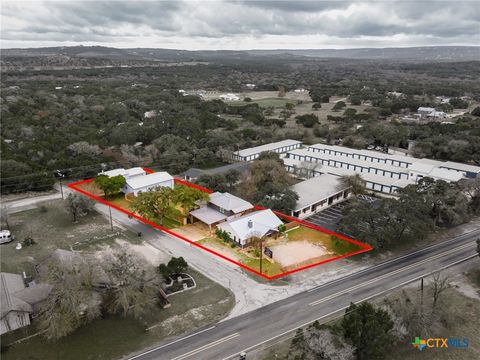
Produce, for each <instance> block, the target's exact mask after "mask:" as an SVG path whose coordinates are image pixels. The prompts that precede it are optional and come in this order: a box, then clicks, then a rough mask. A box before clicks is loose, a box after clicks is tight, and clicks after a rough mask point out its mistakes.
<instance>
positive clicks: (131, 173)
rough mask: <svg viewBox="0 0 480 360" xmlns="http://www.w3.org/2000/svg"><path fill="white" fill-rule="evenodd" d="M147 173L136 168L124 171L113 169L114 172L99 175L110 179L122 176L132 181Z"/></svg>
mask: <svg viewBox="0 0 480 360" xmlns="http://www.w3.org/2000/svg"><path fill="white" fill-rule="evenodd" d="M146 173H147V172H146V171H145V170H144V169H143V168H141V167H134V168H130V169H124V168H119V169H113V170H108V171H102V172H100V173H98V175H106V176H108V177H114V176H118V175H121V176H123V177H124V178H125V179H130V178H134V177H137V176H144V175H145V174H146Z"/></svg>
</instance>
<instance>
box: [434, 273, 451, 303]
mask: <svg viewBox="0 0 480 360" xmlns="http://www.w3.org/2000/svg"><path fill="white" fill-rule="evenodd" d="M449 286H450V283H449V278H448V276H442V275H441V274H440V273H439V272H437V273H435V274H433V276H432V285H431V288H432V296H433V307H435V305H437V302H438V299H439V298H440V295H441V294H442V293H443V292H444V291H445V290H447V289H448V288H449Z"/></svg>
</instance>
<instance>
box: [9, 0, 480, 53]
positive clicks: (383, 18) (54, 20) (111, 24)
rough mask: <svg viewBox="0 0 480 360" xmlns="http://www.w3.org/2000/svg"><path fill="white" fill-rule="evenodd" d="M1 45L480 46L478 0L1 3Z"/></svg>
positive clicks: (216, 47)
mask: <svg viewBox="0 0 480 360" xmlns="http://www.w3.org/2000/svg"><path fill="white" fill-rule="evenodd" d="M0 12H1V18H0V20H1V36H0V46H1V48H4V49H5V48H27V47H44V46H74V45H85V46H87V45H100V46H111V47H117V48H134V47H148V48H169V49H186V50H222V49H224V50H227V49H228V50H245V49H332V48H336V49H340V48H361V47H407V46H441V45H476V46H478V45H480V1H478V0H477V1H376V2H372V1H370V2H365V1H240V0H218V1H208V0H207V1H205V0H202V1H200V0H176V1H173V0H172V1H28V2H27V1H21V0H16V1H2V2H1V8H0Z"/></svg>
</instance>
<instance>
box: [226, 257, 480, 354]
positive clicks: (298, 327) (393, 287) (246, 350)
mask: <svg viewBox="0 0 480 360" xmlns="http://www.w3.org/2000/svg"><path fill="white" fill-rule="evenodd" d="M477 256H478V255H477V254H473V255H470V256H467V257H466V258H463V259H460V260H457V261H455V262H453V263H450V264H447V265H445V266H442V267H441V268H439V269H437V270H435V271H430V272H429V273H426V274H423V275H421V276H417V277H415V278H413V279H410V280H407V281H404V282H403V283H401V284H398V285H394V286H392V287H391V288H388V289H385V290H382V291H380V292H378V293H376V294H374V295H370V296H367V297H366V298H363V299H361V300H358V301H355V302H354V303H355V304H360V303H362V302H363V301H368V300H370V299H373V298H375V297H377V296H380V295H382V294H384V293H386V292H388V291H390V290H394V289H397V288H400V287H402V286H404V285H406V284H409V283H412V282H414V281H416V280H419V279H421V278H422V277H425V276H428V275H431V274H433V273H435V272H438V271H441V270H444V269H447V268H449V267H452V266H455V265H457V264H460V263H462V262H464V261H467V260H470V259H473V258H475V257H477ZM349 306H350V305H347V306H344V307H342V308H340V309H337V310H335V311H332V312H330V313H328V314H326V315H323V316H320V317H318V318H316V319H314V320H310V321H307V322H306V323H304V324H302V325H299V326H296V327H294V328H292V329H290V330H287V331H284V332H282V333H281V334H278V335H275V336H273V337H271V338H270V339H267V340H264V341H261V342H259V343H258V344H255V345H252V346H250V347H248V348H246V349H243V351H242V352H245V353H248V352H249V351H251V350H253V349H255V348H257V347H259V346H261V345H263V344H266V343H268V342H270V341H272V340H275V339H278V338H280V337H282V336H284V335H286V334H289V333H291V332H293V331H295V330H297V329H300V328H303V327H305V326H307V325H310V324H312V323H314V322H315V321H319V320H322V319H324V318H326V317H329V316H331V315H333V314H336V313H339V312H340V311H343V310H345V309H347V308H348V307H349ZM238 354H239V353H235V354H232V355H229V356H227V357H225V358H223V360H230V359H233V358H236V357H238Z"/></svg>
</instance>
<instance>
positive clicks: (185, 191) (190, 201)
mask: <svg viewBox="0 0 480 360" xmlns="http://www.w3.org/2000/svg"><path fill="white" fill-rule="evenodd" d="M172 200H173V202H174V203H176V204H179V205H181V206H182V209H183V215H185V216H187V215H188V214H189V212H190V211H191V210H192V209H193V207H194V206H195V205H196V204H197V202H199V201H207V200H208V194H207V193H206V192H204V191H201V190H198V189H195V188H192V187H190V186H187V185H183V184H177V185H175V188H174V189H173V193H172Z"/></svg>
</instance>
